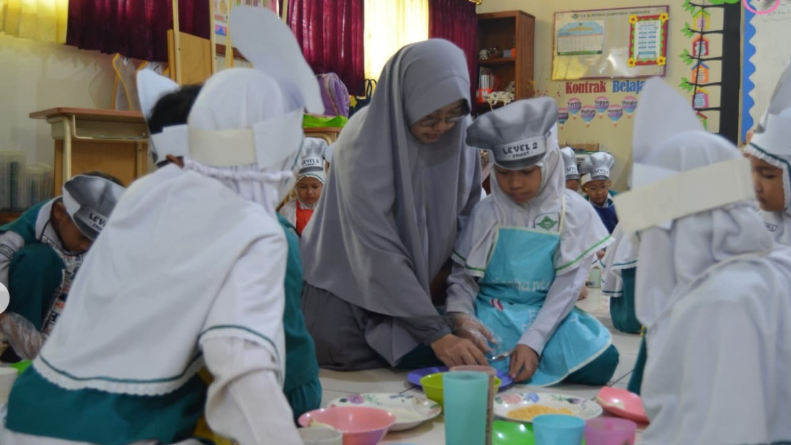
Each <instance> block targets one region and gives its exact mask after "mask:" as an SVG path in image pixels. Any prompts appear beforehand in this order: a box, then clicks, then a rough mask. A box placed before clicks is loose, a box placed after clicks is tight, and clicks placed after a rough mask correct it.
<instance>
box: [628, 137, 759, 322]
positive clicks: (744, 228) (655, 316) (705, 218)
mask: <svg viewBox="0 0 791 445" xmlns="http://www.w3.org/2000/svg"><path fill="white" fill-rule="evenodd" d="M740 157H741V153H739V150H737V149H736V147H735V146H734V145H733V144H731V143H730V142H728V141H727V140H725V139H723V138H721V137H719V136H715V135H712V134H709V133H706V132H703V131H694V132H685V133H682V134H679V135H677V136H676V137H673V138H671V139H669V140H668V141H667V142H665V143H664V144H662V145H661V146H659V147H658V148H657V149H656V150H655V151H654V152H653V153H652V154H651V156H650V157H649V158H647V159H646V162H647V163H648V164H650V165H654V166H658V167H662V168H666V169H669V170H674V171H678V172H681V171H687V170H692V169H695V168H699V167H705V166H708V165H711V164H715V163H717V162H723V161H727V160H731V159H739V158H740ZM639 239H640V242H639V250H638V258H639V260H640V269H639V270H638V272H637V280H636V285H635V287H636V289H635V295H636V297H635V301H636V303H635V304H636V310H637V318H638V319H640V321H641V322H642V323H643V324H644V325H645V326H646V327H647V328H648V329H649V330H650V329H651V326H652V325H654V324H655V323H656V322H657V320H659V319H660V318H661V317H662V316H663V315H665V314H666V313H667V311H668V310H669V309H670V308H671V307H672V306H673V305H674V304H676V303H677V302H678V301H679V300H680V299H682V298H684V296H685V295H687V293H688V292H689V290H690V287H691V286H693V285H694V283H696V282H697V281H698V280H699V279H701V278H702V277H704V276H705V275H706V274H707V273H709V272H710V271H711V270H712V269H713V268H714V267H717V266H721V265H723V264H725V263H728V262H730V261H735V260H739V259H741V258H743V257H744V256H756V255H759V254H763V253H766V252H768V251H769V250H771V248H772V239H771V237H770V236H769V234H768V232H767V231H766V230H765V229H763V227H762V225H761V222H760V219H759V218H758V217H757V215H756V214H755V207H754V204H753V203H751V202H743V203H737V204H731V205H729V206H726V207H723V208H719V209H716V210H712V211H708V212H701V213H697V214H694V215H690V216H687V217H684V218H681V219H678V220H676V221H674V222H673V225H672V228H671V230H665V229H661V228H658V227H655V228H651V229H648V230H645V231H643V232H641V233H640V234H639Z"/></svg>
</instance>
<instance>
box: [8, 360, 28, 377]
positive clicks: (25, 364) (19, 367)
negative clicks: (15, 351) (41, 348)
mask: <svg viewBox="0 0 791 445" xmlns="http://www.w3.org/2000/svg"><path fill="white" fill-rule="evenodd" d="M32 363H33V362H32V361H30V360H25V361H22V362H18V363H12V364H10V365H9V366H10V367H12V368H14V369H16V370H17V372H18V373H19V374H22V373H23V372H25V370H26V369H27V368H29V367H30V365H31V364H32Z"/></svg>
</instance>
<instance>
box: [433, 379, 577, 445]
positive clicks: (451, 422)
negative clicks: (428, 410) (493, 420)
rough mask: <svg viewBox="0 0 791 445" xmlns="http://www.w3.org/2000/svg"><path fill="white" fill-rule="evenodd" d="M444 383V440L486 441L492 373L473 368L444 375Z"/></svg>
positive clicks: (460, 444) (476, 444)
mask: <svg viewBox="0 0 791 445" xmlns="http://www.w3.org/2000/svg"><path fill="white" fill-rule="evenodd" d="M442 386H443V392H444V395H443V398H444V400H445V443H448V444H453V445H481V444H484V443H486V421H487V418H486V409H487V406H488V404H489V376H488V375H486V374H484V373H482V372H472V371H459V372H448V373H446V374H444V376H443V377H442ZM583 425H584V423H583Z"/></svg>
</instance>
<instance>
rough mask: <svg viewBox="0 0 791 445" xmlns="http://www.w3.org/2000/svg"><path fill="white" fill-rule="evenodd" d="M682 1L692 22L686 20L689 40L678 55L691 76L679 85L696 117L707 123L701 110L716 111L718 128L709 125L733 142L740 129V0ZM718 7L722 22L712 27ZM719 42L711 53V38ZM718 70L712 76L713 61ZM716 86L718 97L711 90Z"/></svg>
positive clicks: (684, 29)
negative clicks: (736, 92)
mask: <svg viewBox="0 0 791 445" xmlns="http://www.w3.org/2000/svg"><path fill="white" fill-rule="evenodd" d="M696 1H698V3H693V2H692V0H685V2H684V10H685V11H686V12H687V13H689V14H690V18H691V19H692V23H691V24H690V22H686V23H685V24H684V27H683V28H682V32H683V33H684V35H685V36H686V37H687V38H689V39H690V42H689V46H688V47H687V48H684V50H683V51H682V53H681V54H680V55H679V57H680V58H681V60H682V61H683V63H685V64H687V65H689V67H690V77H689V78H687V77H682V78H681V83H680V84H679V87H680V88H681V89H682V90H684V91H686V92H687V93H688V94H689V96H690V101H691V103H692V106H693V108H695V109H696V110H697V111H698V112H699V116H698V117H699V118H701V116H703V117H702V118H701V121H702V122H705V123H706V126H708V122H709V118H708V117H707V115H705V114H703V112H710V113H718V114H719V128H710V129H709V130H710V131H715V132H718V133H720V134H721V135H723V136H724V137H726V138H728V139H730V140H731V141H732V142H734V143H736V142H737V139H738V128H739V117H740V116H739V111H738V110H739V96H738V95H737V94H733V92H734V91H739V87H740V82H741V81H740V79H739V75H740V72H741V51H740V47H741V36H740V34H741V33H740V31H741V11H742V7H741V3H740V0H696ZM714 9H717V10H719V11H721V12H722V17H723V18H722V25H721V26H718V27H717V28H712V14H711V12H710V11H712V10H714ZM714 36H717V40H718V41H719V40H721V41H722V45H721V48H718V49H717V50H716V51H717V52H718V53H719V54H720V55H718V56H713V55H712V54H714V51H715V50H714V49H713V48H712V47H711V45H712V39H713V38H714ZM714 63H716V64H717V65H718V67H720V69H719V70H718V74H719V75H718V76H716V77H715V76H714V75H713V71H712V70H711V68H710V67H711V66H712V64H714ZM713 89H716V90H717V91H716V92H717V94H716V96H717V97H719V100H716V99H715V100H712V97H714V96H715V95H714V94H712V93H711V92H710V90H713Z"/></svg>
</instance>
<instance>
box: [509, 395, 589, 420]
mask: <svg viewBox="0 0 791 445" xmlns="http://www.w3.org/2000/svg"><path fill="white" fill-rule="evenodd" d="M529 406H542V407H546V408H550V409H553V410H558V411H559V410H563V409H566V410H568V411H570V413H571V415H573V416H577V417H580V418H582V419H584V420H588V419H593V418H594V417H598V416H600V415H601V413H602V407H601V406H599V404H598V403H596V402H594V401H593V400H589V399H582V398H579V397H574V396H569V395H565V394H550V393H534V392H529V393H521V394H507V395H503V396H498V397H495V399H494V415H495V416H497V417H500V418H502V419H507V420H511V421H514V422H520V423H532V421H533V419H532V418H531V419H524V418H517V417H513V416H512V415H509V413H510V412H511V411H513V410H515V409H519V408H526V407H529ZM551 414H566V413H561V412H557V413H551Z"/></svg>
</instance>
